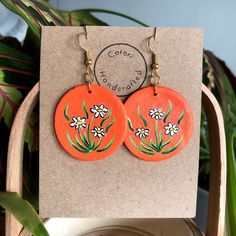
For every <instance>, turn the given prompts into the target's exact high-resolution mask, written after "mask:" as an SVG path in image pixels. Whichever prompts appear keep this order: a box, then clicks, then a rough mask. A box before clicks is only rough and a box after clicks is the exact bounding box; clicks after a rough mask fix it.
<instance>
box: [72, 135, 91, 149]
mask: <svg viewBox="0 0 236 236" xmlns="http://www.w3.org/2000/svg"><path fill="white" fill-rule="evenodd" d="M75 141H76V144H77V145H78V146H79V148H81V149H82V150H84V151H89V149H88V148H86V145H85V147H84V146H83V145H82V144H81V142H80V141H79V139H78V136H77V135H76V137H75Z"/></svg>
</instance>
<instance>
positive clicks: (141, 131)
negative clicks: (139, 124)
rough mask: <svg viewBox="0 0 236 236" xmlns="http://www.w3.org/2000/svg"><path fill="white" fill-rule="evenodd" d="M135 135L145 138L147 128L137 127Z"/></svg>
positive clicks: (147, 133)
mask: <svg viewBox="0 0 236 236" xmlns="http://www.w3.org/2000/svg"><path fill="white" fill-rule="evenodd" d="M135 135H136V136H138V137H139V138H146V137H148V136H149V129H144V128H137V129H136V132H135Z"/></svg>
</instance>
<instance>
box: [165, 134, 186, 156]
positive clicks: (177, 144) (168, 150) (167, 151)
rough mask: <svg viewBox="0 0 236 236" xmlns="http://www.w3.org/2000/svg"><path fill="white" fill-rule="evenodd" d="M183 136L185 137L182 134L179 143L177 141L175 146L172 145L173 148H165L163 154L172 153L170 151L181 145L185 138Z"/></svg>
mask: <svg viewBox="0 0 236 236" xmlns="http://www.w3.org/2000/svg"><path fill="white" fill-rule="evenodd" d="M183 137H184V136H182V137H181V138H180V140H179V141H178V143H176V144H175V145H174V146H173V147H171V148H169V149H167V150H164V151H162V152H161V153H162V154H168V153H170V152H173V151H174V150H175V149H176V148H177V147H178V146H179V145H180V143H181V142H182V140H183Z"/></svg>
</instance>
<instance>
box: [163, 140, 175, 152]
mask: <svg viewBox="0 0 236 236" xmlns="http://www.w3.org/2000/svg"><path fill="white" fill-rule="evenodd" d="M172 139H173V137H171V138H170V139H169V140H167V141H166V142H165V143H163V144H162V145H160V151H161V150H162V148H164V147H165V146H166V145H168V144H169V143H170V142H171V140H172Z"/></svg>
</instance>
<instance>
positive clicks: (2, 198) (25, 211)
mask: <svg viewBox="0 0 236 236" xmlns="http://www.w3.org/2000/svg"><path fill="white" fill-rule="evenodd" d="M0 205H1V206H2V207H4V208H5V209H6V210H7V211H9V212H10V213H11V214H12V215H14V216H15V218H16V219H17V220H18V221H19V222H20V223H21V224H22V225H23V226H24V227H25V228H27V229H28V230H29V231H30V232H31V233H32V234H34V235H35V236H49V234H48V232H47V230H46V229H45V227H44V225H43V223H42V221H41V220H40V218H39V216H38V215H37V213H36V212H35V210H34V209H33V207H32V206H31V205H30V204H29V203H28V202H27V201H25V200H23V199H22V198H21V197H20V196H19V195H18V194H17V193H12V192H0Z"/></svg>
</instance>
